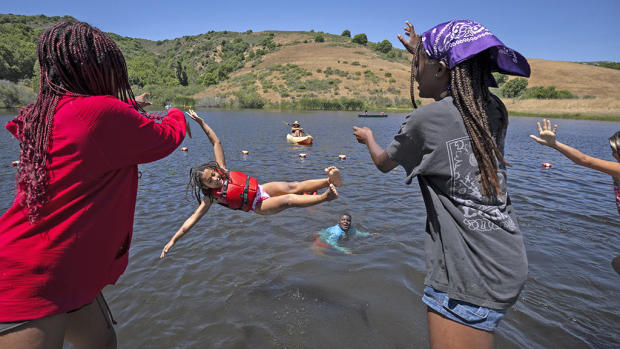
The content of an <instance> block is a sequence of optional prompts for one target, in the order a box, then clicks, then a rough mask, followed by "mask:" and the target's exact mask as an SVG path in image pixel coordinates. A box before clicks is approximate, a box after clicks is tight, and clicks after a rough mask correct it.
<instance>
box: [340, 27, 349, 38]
mask: <svg viewBox="0 0 620 349" xmlns="http://www.w3.org/2000/svg"><path fill="white" fill-rule="evenodd" d="M340 36H346V37H347V38H350V37H351V31H349V29H345V30H343V31H342V34H340Z"/></svg>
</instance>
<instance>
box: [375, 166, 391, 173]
mask: <svg viewBox="0 0 620 349" xmlns="http://www.w3.org/2000/svg"><path fill="white" fill-rule="evenodd" d="M377 169H379V171H381V172H382V173H388V172H390V171H391V170H392V169H391V168H388V167H386V166H383V165H377Z"/></svg>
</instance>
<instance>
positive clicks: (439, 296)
mask: <svg viewBox="0 0 620 349" xmlns="http://www.w3.org/2000/svg"><path fill="white" fill-rule="evenodd" d="M422 301H423V302H424V303H426V305H428V306H429V307H430V308H431V309H433V310H434V311H436V312H438V313H439V314H441V315H442V316H444V317H446V318H448V319H450V320H452V321H456V322H458V323H461V324H463V325H466V326H469V327H473V328H477V329H479V330H484V331H489V332H493V331H495V330H496V329H497V326H498V325H499V322H500V321H501V320H502V318H503V317H504V315H506V309H490V308H485V307H480V306H477V305H475V304H471V303H467V302H463V301H459V300H456V299H450V298H449V297H448V294H447V293H444V292H441V291H437V290H436V289H434V288H432V287H430V286H424V296H423V297H422Z"/></svg>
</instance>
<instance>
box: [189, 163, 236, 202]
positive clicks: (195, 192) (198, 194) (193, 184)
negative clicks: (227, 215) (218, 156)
mask: <svg viewBox="0 0 620 349" xmlns="http://www.w3.org/2000/svg"><path fill="white" fill-rule="evenodd" d="M207 169H210V170H213V171H217V172H219V174H221V175H222V177H224V178H225V179H228V178H229V177H228V172H227V171H226V170H224V169H223V168H221V167H220V165H218V163H217V162H215V161H210V162H207V163H206V164H202V165H200V166H196V167H192V168H191V169H190V170H189V181H188V182H187V186H186V187H185V197H186V198H188V196H189V195H188V194H190V193H191V194H192V196H193V197H195V198H196V201H198V203H200V202H201V201H202V200H203V199H204V198H209V200H212V197H211V191H210V190H209V188H206V187H205V186H204V185H202V178H201V176H202V173H203V172H204V171H205V170H207Z"/></svg>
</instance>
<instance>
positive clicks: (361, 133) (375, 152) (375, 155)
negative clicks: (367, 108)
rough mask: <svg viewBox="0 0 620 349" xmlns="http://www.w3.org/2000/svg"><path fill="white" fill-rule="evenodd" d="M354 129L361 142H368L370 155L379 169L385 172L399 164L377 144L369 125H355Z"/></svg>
mask: <svg viewBox="0 0 620 349" xmlns="http://www.w3.org/2000/svg"><path fill="white" fill-rule="evenodd" d="M353 130H354V131H355V132H353V134H354V135H355V138H357V141H358V142H359V143H362V144H366V146H367V147H368V152H369V153H370V157H371V158H372V161H373V162H374V163H375V166H377V168H378V169H379V171H381V172H383V173H386V172H390V171H392V170H393V169H394V168H395V167H396V166H398V162H396V161H394V160H392V159H390V157H389V156H388V154H387V153H386V151H385V150H384V149H383V148H381V146H380V145H379V144H377V142H376V141H375V137H374V135H373V134H372V130H371V129H369V128H368V127H357V126H353Z"/></svg>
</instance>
